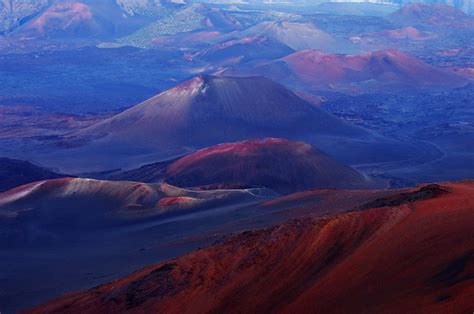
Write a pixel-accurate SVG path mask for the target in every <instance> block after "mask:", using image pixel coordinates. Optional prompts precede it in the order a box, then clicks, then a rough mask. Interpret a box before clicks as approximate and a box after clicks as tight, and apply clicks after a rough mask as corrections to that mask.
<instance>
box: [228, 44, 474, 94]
mask: <svg viewBox="0 0 474 314" xmlns="http://www.w3.org/2000/svg"><path fill="white" fill-rule="evenodd" d="M247 71H248V72H245V75H248V74H253V75H264V76H266V77H270V78H272V79H274V80H277V81H284V82H287V84H288V85H289V86H294V85H295V84H296V86H298V84H297V83H295V82H301V83H303V84H304V85H306V86H307V87H309V88H315V89H329V90H339V91H356V92H364V91H368V90H373V89H374V88H378V89H380V88H381V87H382V86H384V88H385V90H387V91H390V90H393V89H401V88H402V89H403V90H405V91H407V90H412V91H418V90H419V89H421V88H422V89H436V88H450V87H459V86H462V85H464V84H466V82H465V80H464V79H463V78H462V77H461V76H458V75H455V74H453V73H452V72H448V71H444V70H442V69H438V68H436V67H434V66H432V65H429V64H427V63H425V62H423V61H421V60H419V59H417V58H416V57H413V56H411V55H409V54H406V53H404V52H401V51H399V50H396V49H387V50H381V51H373V52H365V53H362V54H359V55H340V54H330V53H325V52H322V51H318V50H303V51H298V52H296V53H293V54H291V55H288V56H286V57H284V58H281V59H278V60H275V61H272V62H267V63H261V64H259V65H258V66H256V67H251V68H249V69H248V70H247ZM229 72H230V74H233V73H232V72H233V71H232V70H229V71H228V72H227V73H229Z"/></svg>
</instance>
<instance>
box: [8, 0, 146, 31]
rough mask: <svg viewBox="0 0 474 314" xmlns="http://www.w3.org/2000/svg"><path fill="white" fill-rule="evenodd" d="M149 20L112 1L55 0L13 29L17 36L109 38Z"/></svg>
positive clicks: (133, 28)
mask: <svg viewBox="0 0 474 314" xmlns="http://www.w3.org/2000/svg"><path fill="white" fill-rule="evenodd" d="M147 22H149V19H148V18H147V17H145V16H138V15H136V16H135V15H134V16H127V15H126V14H125V13H124V11H122V9H121V8H120V6H118V5H117V3H115V2H113V1H92V0H83V1H74V0H64V1H54V2H53V3H52V4H51V5H50V6H49V7H48V8H47V9H46V10H44V11H43V12H41V14H39V15H38V16H37V17H35V18H34V19H32V20H31V21H29V22H27V23H26V24H25V25H24V26H22V27H20V28H19V29H18V30H17V31H16V32H14V33H12V36H13V37H14V38H20V39H57V38H65V39H71V38H74V39H85V38H99V37H100V38H111V37H116V36H121V35H124V34H128V33H130V32H131V31H134V30H136V29H137V28H139V27H141V26H143V24H146V23H147Z"/></svg>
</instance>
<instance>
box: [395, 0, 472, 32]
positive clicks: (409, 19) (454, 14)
mask: <svg viewBox="0 0 474 314" xmlns="http://www.w3.org/2000/svg"><path fill="white" fill-rule="evenodd" d="M388 19H389V20H390V21H391V22H393V23H396V24H399V25H407V26H410V25H434V26H450V27H462V28H465V27H466V28H468V27H474V18H472V17H470V16H469V15H467V14H466V13H464V12H462V11H461V10H458V9H456V8H455V7H453V6H451V5H447V4H432V5H429V4H422V3H411V4H408V5H406V6H404V7H403V8H401V9H399V10H398V11H395V12H394V13H392V14H390V15H389V16H388Z"/></svg>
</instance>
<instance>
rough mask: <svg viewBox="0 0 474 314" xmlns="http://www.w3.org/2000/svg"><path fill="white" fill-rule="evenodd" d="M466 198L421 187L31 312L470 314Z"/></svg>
mask: <svg viewBox="0 0 474 314" xmlns="http://www.w3.org/2000/svg"><path fill="white" fill-rule="evenodd" d="M473 195H474V183H473V182H472V181H471V182H463V183H452V184H442V185H429V186H424V187H421V188H418V189H413V190H410V191H406V192H404V193H401V194H399V195H398V196H391V197H389V198H386V199H383V198H381V199H378V200H377V201H376V202H371V203H370V204H366V206H362V208H364V207H373V206H376V207H378V208H368V209H363V210H361V211H354V212H349V213H345V214H341V215H338V216H333V217H328V218H326V219H321V220H313V219H305V220H294V221H290V222H288V223H285V224H283V225H280V226H276V227H273V228H270V229H267V230H262V231H255V232H246V233H243V234H241V235H239V236H236V237H232V238H230V239H228V240H226V241H224V243H222V244H219V245H216V246H212V247H210V248H206V249H201V250H198V251H195V252H193V253H191V254H188V255H185V256H183V257H180V258H177V259H172V260H168V261H166V262H163V263H160V264H157V265H154V266H150V267H147V268H144V269H142V270H140V271H138V272H136V273H133V274H131V275H130V276H127V277H125V278H123V279H119V280H116V281H114V282H112V283H109V284H104V285H102V286H99V287H96V288H93V289H90V290H87V291H83V292H80V293H76V294H70V295H67V296H65V297H63V298H60V299H57V300H54V301H51V302H50V303H47V304H45V305H42V306H39V307H37V308H35V309H33V310H31V311H29V313H53V312H62V313H106V312H108V313H110V312H123V311H129V312H130V313H145V312H166V313H209V312H212V313H223V312H225V313H262V312H283V313H301V312H317V313H413V312H416V313H470V311H472V306H473V301H472V296H473V293H474V277H473V272H474V251H473V247H474V229H473V228H472V226H473V225H474V210H473V209H474V199H473V198H472V196H473Z"/></svg>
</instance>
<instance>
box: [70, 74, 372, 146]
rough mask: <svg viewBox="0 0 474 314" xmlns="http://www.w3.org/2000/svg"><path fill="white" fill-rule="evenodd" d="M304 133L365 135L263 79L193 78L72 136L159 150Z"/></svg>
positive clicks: (360, 130) (281, 87)
mask: <svg viewBox="0 0 474 314" xmlns="http://www.w3.org/2000/svg"><path fill="white" fill-rule="evenodd" d="M308 133H312V134H318V135H324V134H330V135H343V136H350V137H357V136H361V135H366V134H367V133H366V131H364V130H362V129H359V128H357V127H354V126H352V125H349V124H347V123H345V122H343V121H342V120H339V119H338V118H336V117H334V116H332V115H330V114H329V113H327V112H325V111H323V110H322V109H320V108H317V107H314V106H313V105H311V104H309V103H307V102H305V101H304V100H302V99H301V98H299V97H298V96H296V95H295V94H294V93H292V92H291V91H289V90H287V89H286V88H285V87H283V86H282V85H280V84H277V83H275V82H273V81H271V80H269V79H266V78H262V77H245V78H241V77H240V78H238V77H219V76H199V77H196V78H194V79H192V80H190V81H187V82H185V83H183V84H180V85H178V86H176V87H175V88H172V89H170V90H168V91H165V92H163V93H161V94H159V95H157V96H155V97H153V98H150V99H149V100H147V101H145V102H143V103H141V104H139V105H137V106H135V107H132V108H131V109H128V110H126V111H124V112H122V113H120V114H118V115H116V116H114V117H112V118H109V119H106V120H104V121H102V122H99V123H97V124H96V125H93V126H91V127H88V128H86V129H83V130H80V131H79V132H78V133H77V134H76V136H77V137H78V138H79V139H98V138H101V137H104V138H103V140H105V141H110V142H114V141H116V142H119V143H128V145H132V146H133V145H139V144H141V145H142V147H143V146H145V147H146V146H152V145H158V146H157V147H158V148H159V149H163V148H164V147H167V146H168V145H169V146H171V147H175V146H178V147H183V146H192V147H202V146H209V145H214V144H217V143H224V142H229V141H236V140H243V139H246V138H256V137H261V136H277V137H293V138H294V137H295V136H298V135H301V134H308Z"/></svg>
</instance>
